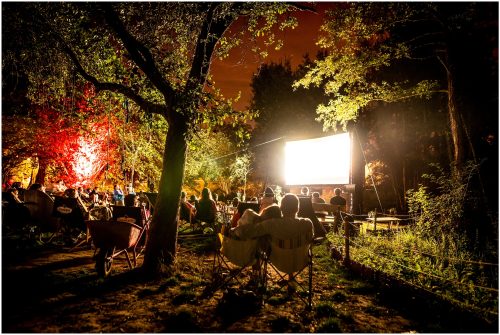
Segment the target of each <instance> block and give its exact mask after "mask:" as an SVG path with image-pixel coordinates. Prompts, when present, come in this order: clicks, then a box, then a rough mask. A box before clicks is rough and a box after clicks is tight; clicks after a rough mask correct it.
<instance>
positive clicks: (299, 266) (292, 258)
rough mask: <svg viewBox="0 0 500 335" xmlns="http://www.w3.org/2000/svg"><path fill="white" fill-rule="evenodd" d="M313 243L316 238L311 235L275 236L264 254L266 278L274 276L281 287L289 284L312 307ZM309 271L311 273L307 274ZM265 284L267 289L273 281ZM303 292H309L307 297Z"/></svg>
mask: <svg viewBox="0 0 500 335" xmlns="http://www.w3.org/2000/svg"><path fill="white" fill-rule="evenodd" d="M320 239H321V238H319V239H318V240H320ZM312 246H313V238H312V236H310V235H309V236H307V235H302V236H296V237H295V238H293V239H287V240H281V239H278V238H276V237H273V236H271V250H270V252H269V253H268V254H265V257H264V260H265V262H264V278H265V279H266V281H267V280H270V281H272V282H274V283H276V284H277V285H278V287H279V290H281V289H283V288H285V287H287V288H289V293H297V295H298V297H299V298H300V299H301V300H302V301H303V302H304V303H305V304H306V306H307V308H309V309H310V308H312V296H313V291H312V283H313V272H312V264H313V262H312V257H313V253H312ZM305 272H307V274H306V276H305V278H304V273H305ZM273 273H274V274H275V276H273ZM287 277H288V278H287ZM295 285H296V286H295ZM265 287H266V289H267V288H268V287H269V285H268V284H267V283H266V284H265ZM291 288H293V289H291ZM294 291H295V292H294ZM270 293H271V292H270V290H269V289H267V294H268V295H269V294H270ZM302 295H306V296H307V299H305V298H304V297H303V296H302Z"/></svg>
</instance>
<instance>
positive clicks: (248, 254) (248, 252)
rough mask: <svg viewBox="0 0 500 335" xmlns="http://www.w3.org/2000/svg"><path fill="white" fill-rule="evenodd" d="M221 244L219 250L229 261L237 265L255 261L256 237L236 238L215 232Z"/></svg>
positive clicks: (242, 265)
mask: <svg viewBox="0 0 500 335" xmlns="http://www.w3.org/2000/svg"><path fill="white" fill-rule="evenodd" d="M217 236H218V238H219V242H220V245H221V249H220V252H221V253H222V254H223V255H224V256H226V257H227V259H229V261H230V262H231V263H233V264H235V265H237V266H239V267H245V266H249V265H252V264H254V263H255V260H256V257H255V255H256V253H257V244H258V240H257V239H251V240H236V239H233V238H231V237H229V236H224V235H222V234H221V233H218V234H217Z"/></svg>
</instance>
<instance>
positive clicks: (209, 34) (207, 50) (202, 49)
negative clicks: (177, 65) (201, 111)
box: [185, 3, 242, 92]
mask: <svg viewBox="0 0 500 335" xmlns="http://www.w3.org/2000/svg"><path fill="white" fill-rule="evenodd" d="M219 5H220V3H210V6H209V8H208V10H207V14H206V18H205V21H204V22H203V26H202V28H201V31H200V34H199V35H198V39H197V41H196V49H195V52H194V58H193V63H192V67H191V71H190V73H189V79H188V81H187V83H186V87H185V92H189V91H190V90H193V89H196V87H198V88H202V87H203V86H204V84H205V82H206V79H207V75H208V71H209V69H210V63H211V58H212V54H213V52H214V50H215V45H216V44H217V42H218V41H219V39H220V38H221V37H222V35H223V34H224V32H225V31H226V29H227V28H228V27H229V25H230V24H231V22H232V19H231V17H230V16H229V15H227V16H225V17H224V18H221V19H218V20H214V14H215V10H216V9H217V7H218V6H219ZM241 6H242V5H241V3H236V4H234V5H233V7H234V9H237V8H238V7H241Z"/></svg>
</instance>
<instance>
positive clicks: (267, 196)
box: [260, 187, 276, 213]
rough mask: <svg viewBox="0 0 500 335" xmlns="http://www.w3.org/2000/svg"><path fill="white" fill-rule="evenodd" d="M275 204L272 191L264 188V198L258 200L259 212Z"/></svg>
mask: <svg viewBox="0 0 500 335" xmlns="http://www.w3.org/2000/svg"><path fill="white" fill-rule="evenodd" d="M274 203H276V199H275V197H274V191H273V189H272V188H270V187H266V190H265V191H264V197H263V198H262V199H261V200H260V212H261V213H262V211H263V210H264V209H265V208H266V207H268V206H271V205H272V204H274Z"/></svg>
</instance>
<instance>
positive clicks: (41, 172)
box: [35, 158, 47, 185]
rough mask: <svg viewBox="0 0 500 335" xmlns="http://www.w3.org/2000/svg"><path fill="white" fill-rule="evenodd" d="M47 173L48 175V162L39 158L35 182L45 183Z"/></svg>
mask: <svg viewBox="0 0 500 335" xmlns="http://www.w3.org/2000/svg"><path fill="white" fill-rule="evenodd" d="M46 175H47V162H46V161H45V160H44V159H40V158H38V172H37V174H36V179H35V183H39V184H42V185H44V184H45V177H46Z"/></svg>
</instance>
